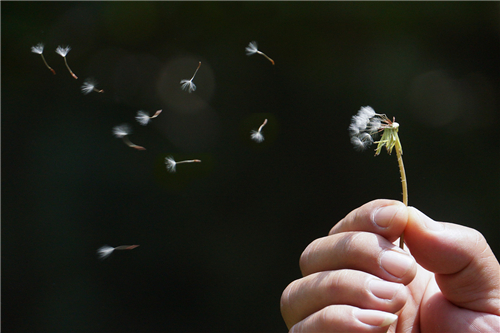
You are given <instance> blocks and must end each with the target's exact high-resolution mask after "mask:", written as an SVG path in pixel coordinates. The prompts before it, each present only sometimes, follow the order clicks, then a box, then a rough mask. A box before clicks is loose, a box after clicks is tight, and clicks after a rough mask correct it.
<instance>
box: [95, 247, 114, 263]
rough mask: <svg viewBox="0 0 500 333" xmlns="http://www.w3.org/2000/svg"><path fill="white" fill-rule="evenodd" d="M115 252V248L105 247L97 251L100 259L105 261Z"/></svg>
mask: <svg viewBox="0 0 500 333" xmlns="http://www.w3.org/2000/svg"><path fill="white" fill-rule="evenodd" d="M114 250H115V248H114V247H111V246H109V245H104V246H101V247H100V248H98V249H97V255H98V256H99V259H101V260H103V259H106V258H107V257H109V255H110V254H111V253H113V251H114Z"/></svg>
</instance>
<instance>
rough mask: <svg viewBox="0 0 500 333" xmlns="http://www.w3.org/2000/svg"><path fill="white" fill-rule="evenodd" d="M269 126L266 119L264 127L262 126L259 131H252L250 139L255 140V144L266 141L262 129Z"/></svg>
mask: <svg viewBox="0 0 500 333" xmlns="http://www.w3.org/2000/svg"><path fill="white" fill-rule="evenodd" d="M266 124H267V119H264V122H263V123H262V125H260V127H259V129H258V130H257V131H255V130H252V131H251V132H250V133H251V135H250V138H251V139H252V140H254V141H255V142H262V141H264V135H262V127H264V126H265V125H266Z"/></svg>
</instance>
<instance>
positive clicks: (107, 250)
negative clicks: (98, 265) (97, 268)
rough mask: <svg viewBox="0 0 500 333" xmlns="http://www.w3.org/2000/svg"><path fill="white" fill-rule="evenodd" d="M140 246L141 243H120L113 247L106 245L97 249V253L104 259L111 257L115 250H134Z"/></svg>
mask: <svg viewBox="0 0 500 333" xmlns="http://www.w3.org/2000/svg"><path fill="white" fill-rule="evenodd" d="M138 246H139V245H120V246H117V247H111V246H109V245H104V246H101V247H100V248H98V249H97V255H98V256H99V259H101V260H104V259H106V258H107V257H109V256H110V255H111V253H113V251H114V250H133V249H135V248H136V247H138Z"/></svg>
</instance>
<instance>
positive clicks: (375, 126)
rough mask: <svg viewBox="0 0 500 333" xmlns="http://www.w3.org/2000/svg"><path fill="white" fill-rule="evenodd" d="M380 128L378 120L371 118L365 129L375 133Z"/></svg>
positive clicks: (380, 124)
mask: <svg viewBox="0 0 500 333" xmlns="http://www.w3.org/2000/svg"><path fill="white" fill-rule="evenodd" d="M381 127H382V121H381V120H380V119H379V118H372V119H370V122H369V123H368V126H367V127H366V129H367V130H368V131H369V132H370V133H376V132H378V130H379V129H380V128H381Z"/></svg>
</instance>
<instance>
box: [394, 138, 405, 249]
mask: <svg viewBox="0 0 500 333" xmlns="http://www.w3.org/2000/svg"><path fill="white" fill-rule="evenodd" d="M395 148H396V154H397V156H398V164H399V172H400V173H401V185H402V186H403V203H404V204H405V206H408V188H407V184H406V173H405V166H404V164H403V149H402V148H401V145H400V144H396V147H395ZM404 245H405V234H404V232H403V233H402V234H401V237H399V247H400V248H402V249H404Z"/></svg>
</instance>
